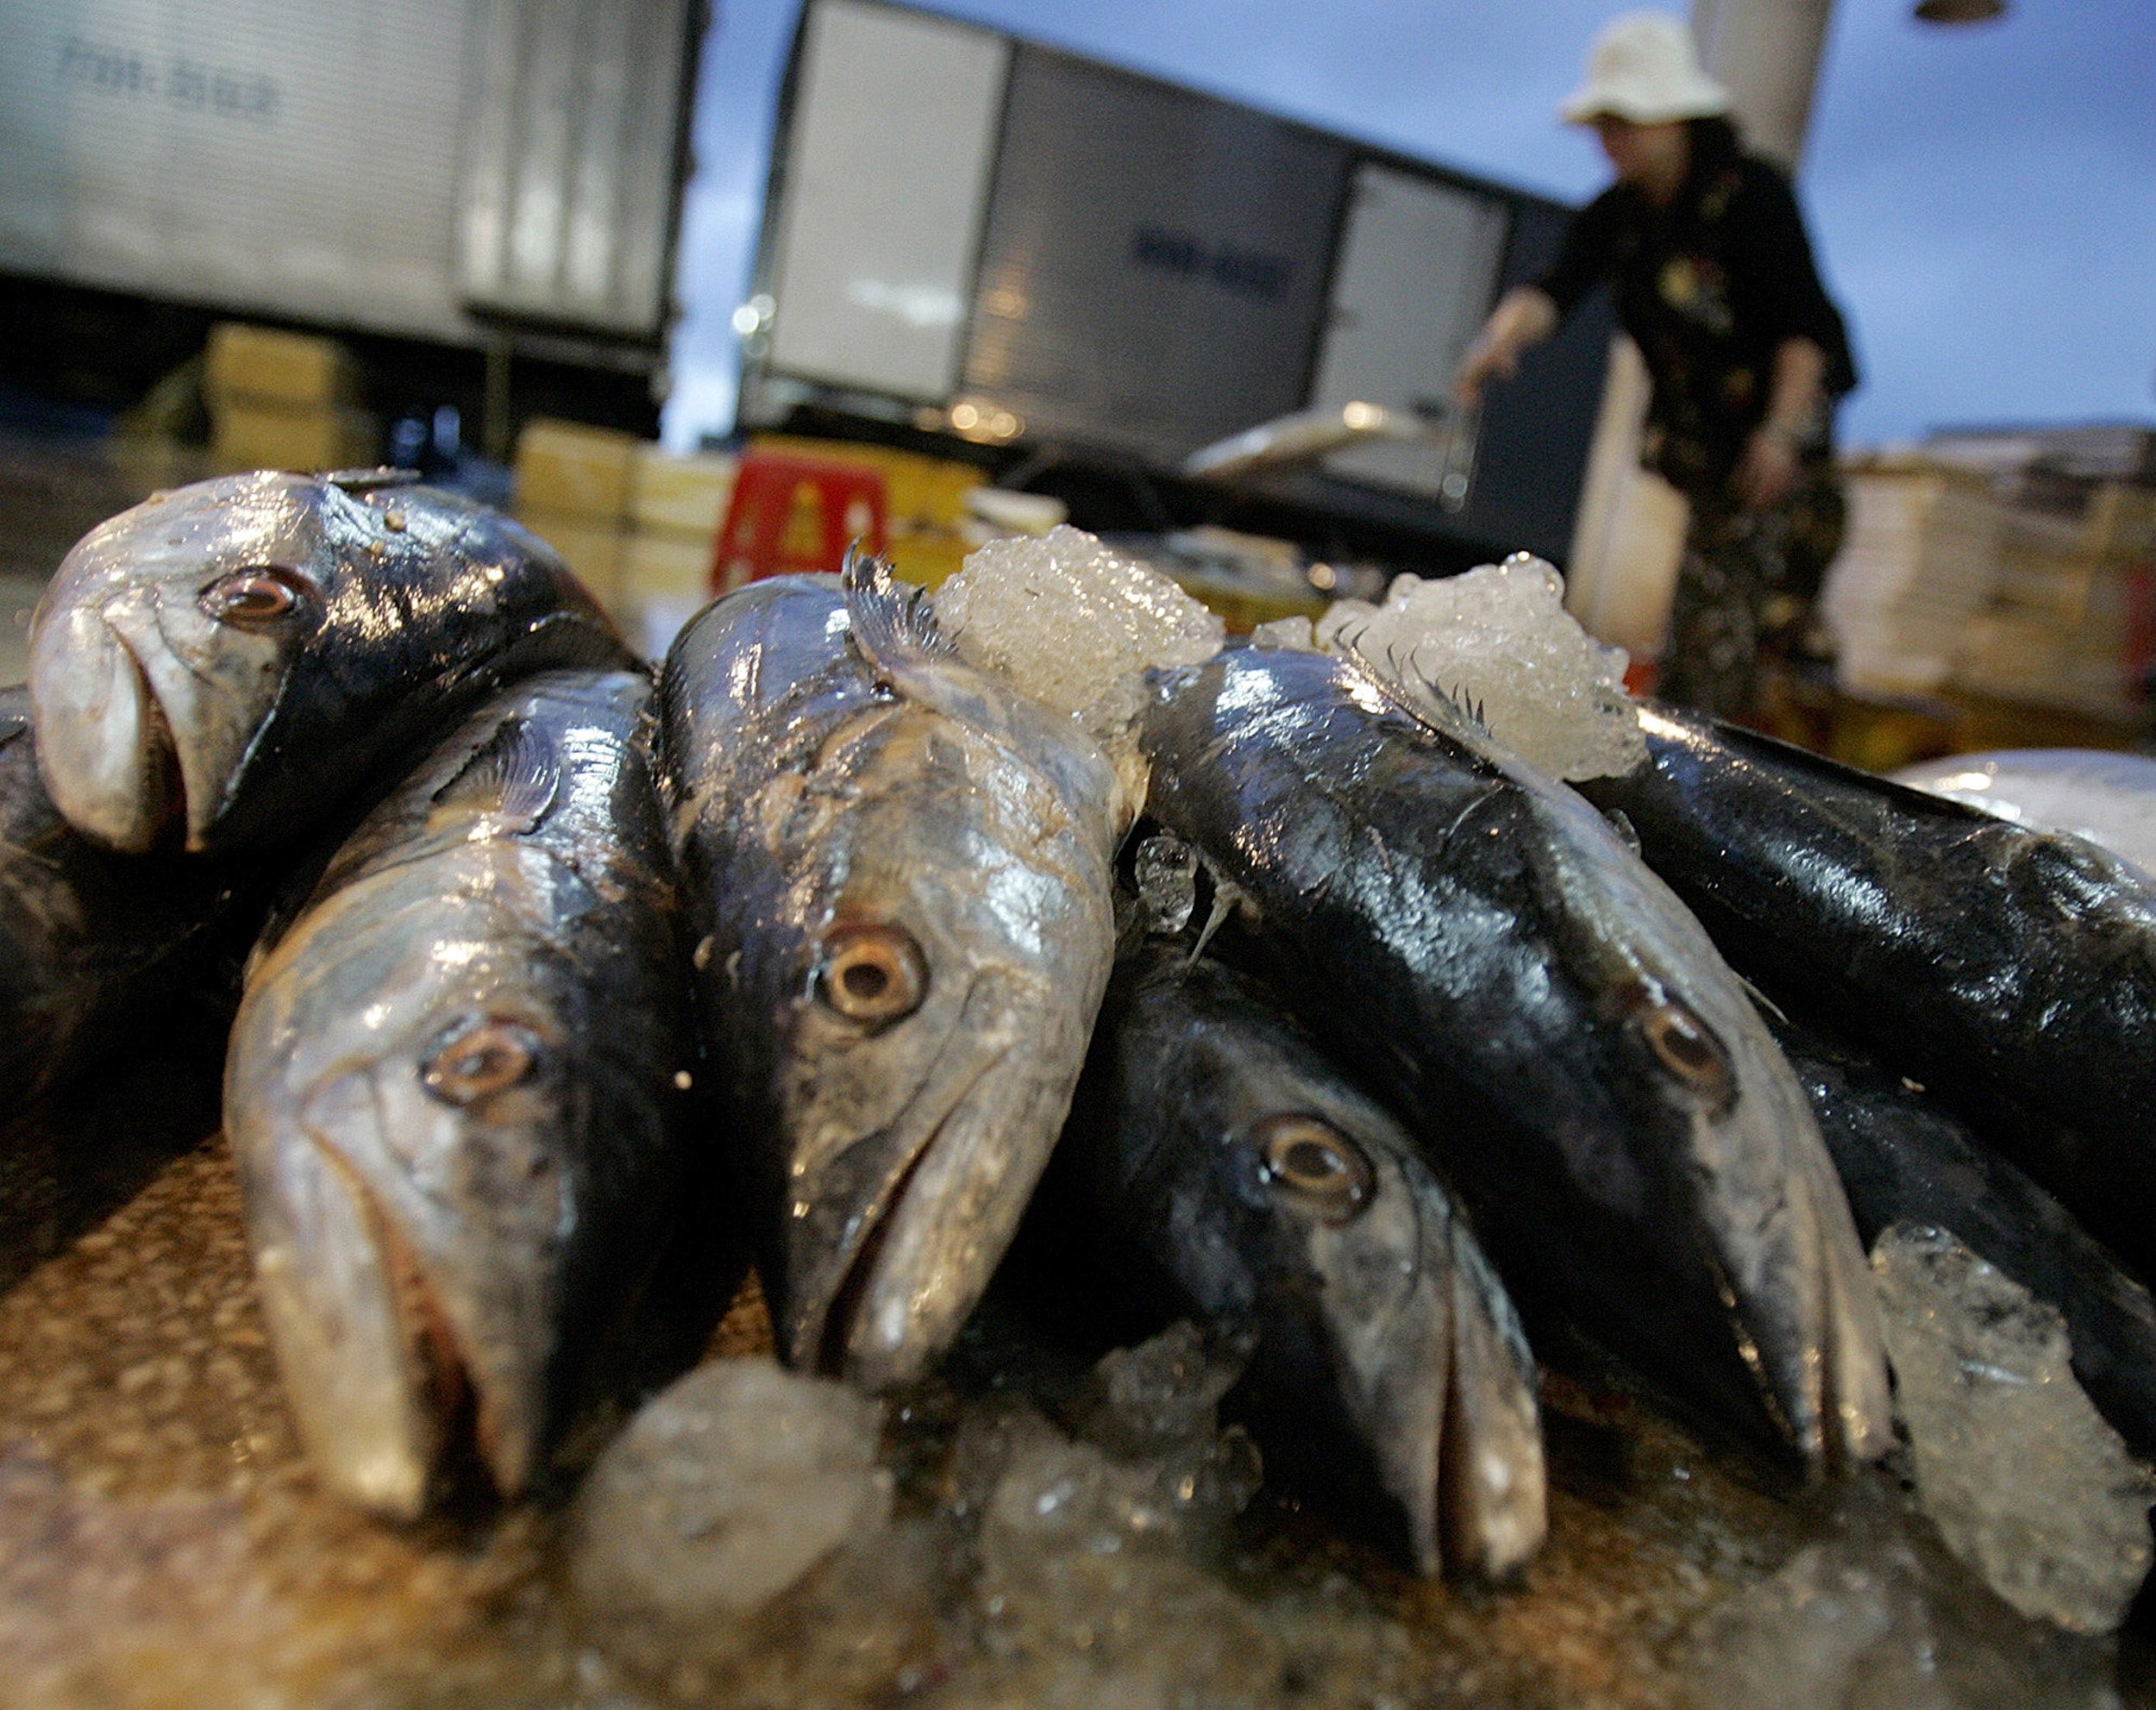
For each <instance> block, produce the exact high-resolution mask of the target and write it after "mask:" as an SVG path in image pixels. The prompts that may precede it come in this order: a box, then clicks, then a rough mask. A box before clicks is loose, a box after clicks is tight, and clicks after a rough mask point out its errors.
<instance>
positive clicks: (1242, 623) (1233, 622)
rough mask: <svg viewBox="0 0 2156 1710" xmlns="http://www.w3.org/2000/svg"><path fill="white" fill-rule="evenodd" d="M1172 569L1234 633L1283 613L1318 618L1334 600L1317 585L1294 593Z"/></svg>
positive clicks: (1192, 594) (1207, 573) (1213, 574)
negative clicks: (1302, 591) (1306, 591)
mask: <svg viewBox="0 0 2156 1710" xmlns="http://www.w3.org/2000/svg"><path fill="white" fill-rule="evenodd" d="M1170 573H1171V574H1172V575H1173V576H1174V577H1175V581H1176V584H1177V586H1180V587H1181V589H1182V591H1183V592H1185V593H1187V594H1188V595H1189V596H1190V597H1191V598H1193V599H1194V600H1196V601H1198V602H1199V603H1200V604H1202V605H1205V606H1208V607H1210V608H1211V609H1212V610H1213V611H1217V612H1219V614H1220V621H1221V622H1222V623H1225V625H1227V629H1228V633H1229V634H1230V635H1232V636H1247V635H1248V634H1250V631H1251V630H1255V629H1256V628H1257V626H1258V625H1259V624H1261V623H1272V622H1274V621H1275V620H1276V619H1278V618H1282V617H1308V618H1313V619H1315V618H1317V617H1320V616H1321V615H1323V613H1324V612H1325V611H1326V607H1328V606H1329V605H1331V604H1332V601H1331V600H1329V599H1327V598H1326V597H1325V595H1323V594H1321V593H1319V592H1317V590H1316V589H1314V588H1313V589H1312V590H1311V591H1310V592H1308V593H1307V594H1294V593H1287V592H1281V591H1279V590H1275V589H1272V588H1266V587H1259V586H1255V585H1253V584H1250V583H1248V582H1245V581H1243V580H1242V579H1238V578H1236V577H1232V576H1226V575H1222V574H1220V573H1217V572H1213V571H1210V570H1191V569H1176V570H1174V571H1171V572H1170Z"/></svg>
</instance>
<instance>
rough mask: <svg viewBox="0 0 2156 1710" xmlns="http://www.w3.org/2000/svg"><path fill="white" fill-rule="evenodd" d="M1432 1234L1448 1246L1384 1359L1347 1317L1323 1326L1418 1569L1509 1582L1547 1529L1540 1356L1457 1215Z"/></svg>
mask: <svg viewBox="0 0 2156 1710" xmlns="http://www.w3.org/2000/svg"><path fill="white" fill-rule="evenodd" d="M1428 1238H1431V1237H1426V1239H1428ZM1435 1238H1436V1239H1437V1240H1438V1245H1439V1246H1440V1247H1441V1248H1442V1249H1444V1250H1441V1251H1438V1252H1435V1253H1427V1252H1426V1255H1425V1257H1424V1260H1423V1262H1421V1263H1420V1264H1419V1265H1418V1267H1417V1269H1418V1271H1419V1274H1420V1280H1419V1281H1417V1283H1416V1285H1415V1287H1414V1288H1413V1292H1412V1293H1411V1295H1410V1297H1409V1298H1408V1300H1407V1301H1406V1302H1405V1303H1404V1304H1403V1306H1402V1308H1401V1312H1400V1313H1399V1314H1398V1316H1397V1318H1396V1319H1395V1325H1394V1327H1393V1328H1392V1330H1391V1331H1389V1332H1388V1335H1387V1337H1386V1338H1385V1341H1384V1344H1383V1347H1382V1355H1381V1356H1378V1357H1372V1356H1373V1354H1375V1353H1376V1352H1377V1350H1376V1348H1375V1347H1374V1345H1373V1344H1369V1343H1368V1342H1366V1341H1364V1340H1363V1337H1359V1336H1357V1333H1356V1331H1354V1329H1353V1327H1352V1326H1351V1325H1350V1324H1347V1323H1344V1322H1340V1321H1338V1320H1333V1321H1331V1322H1329V1323H1328V1324H1327V1325H1326V1328H1325V1331H1323V1334H1324V1335H1325V1337H1326V1340H1327V1341H1328V1342H1329V1343H1330V1344H1331V1345H1332V1360H1333V1362H1334V1366H1335V1369H1336V1371H1337V1372H1338V1374H1339V1376H1338V1379H1337V1380H1336V1381H1337V1383H1338V1388H1337V1391H1336V1394H1337V1396H1338V1403H1337V1405H1338V1406H1339V1409H1340V1412H1341V1413H1342V1414H1343V1415H1344V1419H1343V1424H1344V1426H1345V1428H1346V1430H1347V1431H1348V1433H1349V1435H1350V1437H1351V1438H1352V1439H1353V1440H1354V1441H1355V1442H1356V1443H1357V1444H1359V1445H1360V1453H1361V1454H1362V1455H1364V1456H1368V1460H1369V1470H1370V1474H1371V1475H1374V1483H1375V1486H1376V1491H1377V1492H1378V1493H1380V1494H1382V1500H1383V1501H1384V1503H1385V1505H1386V1506H1388V1508H1389V1510H1390V1513H1391V1515H1392V1519H1393V1524H1394V1525H1395V1526H1396V1527H1398V1528H1399V1529H1400V1531H1401V1532H1402V1533H1404V1542H1405V1543H1406V1544H1407V1552H1408V1555H1409V1557H1411V1559H1412V1560H1413V1563H1414V1566H1415V1569H1416V1571H1417V1572H1419V1573H1420V1574H1422V1575H1425V1576H1426V1577H1427V1576H1430V1575H1435V1574H1437V1573H1438V1572H1439V1571H1440V1570H1442V1569H1450V1570H1451V1571H1452V1572H1454V1573H1461V1574H1470V1575H1478V1576H1480V1577H1482V1578H1484V1579H1489V1580H1497V1579H1503V1578H1505V1577H1507V1575H1511V1574H1513V1573H1515V1572H1516V1571H1518V1570H1519V1569H1520V1568H1521V1567H1523V1566H1524V1565H1525V1564H1526V1562H1527V1561H1528V1559H1529V1558H1530V1557H1532V1556H1533V1555H1534V1553H1535V1552H1536V1550H1539V1548H1540V1547H1541V1544H1542V1541H1543V1539H1544V1538H1545V1536H1546V1535H1547V1533H1548V1531H1549V1513H1548V1481H1547V1475H1546V1470H1545V1464H1544V1458H1543V1447H1542V1427H1541V1418H1540V1412H1539V1406H1538V1405H1537V1401H1536V1394H1535V1369H1534V1360H1533V1356H1532V1355H1531V1354H1530V1353H1529V1352H1528V1350H1527V1346H1526V1338H1525V1337H1524V1336H1522V1335H1521V1333H1520V1328H1519V1324H1518V1320H1517V1319H1515V1318H1514V1315H1513V1312H1512V1310H1511V1306H1510V1304H1509V1303H1508V1302H1507V1300H1505V1298H1504V1295H1503V1293H1502V1287H1501V1284H1500V1283H1499V1282H1498V1281H1497V1280H1496V1276H1495V1273H1493V1272H1492V1271H1491V1270H1490V1269H1489V1267H1488V1265H1487V1264H1486V1263H1484V1262H1482V1260H1481V1257H1480V1255H1479V1254H1478V1253H1476V1252H1475V1251H1473V1250H1470V1248H1469V1247H1467V1246H1466V1245H1465V1244H1464V1243H1463V1241H1462V1240H1461V1239H1460V1238H1459V1236H1458V1233H1457V1225H1456V1226H1455V1228H1454V1230H1453V1231H1452V1232H1451V1235H1449V1236H1447V1237H1435ZM1448 1279H1449V1281H1448ZM1330 1317H1331V1315H1330V1314H1328V1319H1330ZM1403 1335H1404V1336H1405V1339H1404V1340H1403ZM1358 1343H1361V1344H1362V1347H1361V1350H1360V1351H1361V1353H1362V1357H1360V1358H1358V1357H1357V1351H1358V1350H1357V1344H1358Z"/></svg>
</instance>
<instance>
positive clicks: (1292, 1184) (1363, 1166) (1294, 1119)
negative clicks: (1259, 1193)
mask: <svg viewBox="0 0 2156 1710" xmlns="http://www.w3.org/2000/svg"><path fill="white" fill-rule="evenodd" d="M1250 1137H1251V1139H1252V1141H1253V1142H1254V1143H1256V1144H1257V1152H1258V1156H1259V1157H1260V1158H1261V1159H1262V1160H1263V1162H1264V1167H1265V1179H1266V1181H1268V1182H1269V1184H1271V1185H1272V1186H1273V1187H1276V1188H1278V1189H1279V1190H1280V1191H1281V1192H1282V1193H1286V1194H1288V1196H1289V1197H1291V1198H1292V1199H1294V1200H1296V1201H1297V1202H1299V1203H1300V1204H1302V1205H1304V1206H1308V1207H1309V1208H1310V1209H1311V1210H1313V1211H1314V1212H1317V1213H1318V1215H1319V1217H1321V1218H1324V1219H1325V1220H1326V1222H1327V1223H1345V1222H1347V1221H1348V1219H1349V1218H1352V1217H1354V1216H1356V1215H1357V1213H1358V1212H1361V1211H1362V1209H1363V1206H1365V1205H1367V1204H1368V1203H1369V1197H1370V1187H1371V1181H1372V1178H1371V1172H1370V1164H1369V1159H1368V1158H1367V1157H1365V1156H1363V1149H1362V1148H1361V1147H1360V1146H1358V1145H1357V1144H1356V1143H1354V1142H1353V1141H1352V1140H1351V1139H1349V1138H1348V1137H1347V1136H1346V1135H1344V1134H1343V1133H1341V1132H1340V1131H1339V1130H1338V1129H1337V1128H1335V1127H1333V1126H1332V1124H1331V1123H1329V1122H1321V1121H1319V1119H1318V1118H1316V1117H1314V1116H1302V1115H1299V1114H1297V1115H1285V1116H1269V1117H1267V1118H1265V1119H1264V1120H1263V1122H1261V1123H1259V1124H1257V1127H1256V1128H1255V1129H1254V1130H1253V1131H1251V1135H1250Z"/></svg>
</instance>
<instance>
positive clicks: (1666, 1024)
mask: <svg viewBox="0 0 2156 1710" xmlns="http://www.w3.org/2000/svg"><path fill="white" fill-rule="evenodd" d="M1638 1023H1639V1034H1640V1037H1642V1038H1643V1039H1645V1041H1646V1042H1647V1049H1649V1050H1650V1051H1651V1052H1653V1053H1654V1056H1655V1061H1656V1062H1658V1063H1660V1064H1661V1065H1662V1067H1663V1068H1665V1069H1667V1070H1669V1072H1670V1074H1673V1075H1675V1076H1676V1077H1677V1081H1678V1083H1679V1084H1680V1085H1682V1086H1683V1087H1684V1088H1685V1089H1686V1090H1687V1091H1688V1092H1690V1093H1695V1094H1696V1095H1698V1096H1699V1097H1700V1098H1702V1099H1706V1100H1708V1101H1709V1102H1711V1103H1714V1104H1720V1103H1721V1102H1722V1101H1724V1100H1725V1099H1727V1098H1728V1097H1729V1095H1730V1093H1731V1091H1732V1089H1733V1086H1734V1084H1735V1077H1734V1076H1733V1074H1731V1072H1730V1067H1729V1057H1728V1055H1727V1053H1726V1052H1725V1051H1724V1050H1723V1049H1722V1045H1721V1041H1720V1040H1719V1039H1717V1038H1716V1037H1714V1034H1713V1033H1712V1032H1710V1031H1709V1030H1708V1026H1707V1024H1706V1023H1705V1022H1703V1021H1702V1020H1701V1019H1700V1018H1699V1017H1697V1016H1696V1015H1695V1014H1693V1012H1691V1011H1690V1010H1689V1009H1687V1008H1686V1007H1685V1006H1684V1005H1683V1004H1680V1003H1677V1002H1675V1001H1674V1000H1672V999H1668V998H1659V997H1658V998H1654V999H1650V1000H1649V1001H1648V1002H1646V1003H1645V1004H1643V1005H1641V1006H1640V1008H1639V1015H1638Z"/></svg>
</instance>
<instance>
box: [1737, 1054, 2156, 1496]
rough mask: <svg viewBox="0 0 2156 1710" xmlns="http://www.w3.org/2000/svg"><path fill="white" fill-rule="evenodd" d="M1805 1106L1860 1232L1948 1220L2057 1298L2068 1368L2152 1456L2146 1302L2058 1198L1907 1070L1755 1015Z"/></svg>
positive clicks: (1974, 1245)
mask: <svg viewBox="0 0 2156 1710" xmlns="http://www.w3.org/2000/svg"><path fill="white" fill-rule="evenodd" d="M1769 1026H1770V1027H1771V1029H1772V1030H1773V1032H1774V1036H1775V1037H1776V1039H1777V1041H1779V1042H1780V1043H1781V1046H1782V1050H1783V1055H1785V1056H1787V1057H1788V1058H1789V1067H1790V1068H1793V1069H1795V1070H1796V1078H1797V1080H1798V1081H1799V1082H1800V1083H1801V1084H1802V1087H1803V1088H1804V1092H1805V1094H1806V1096H1807V1097H1808V1098H1809V1099H1811V1101H1812V1111H1813V1113H1814V1115H1815V1116H1817V1117H1818V1118H1819V1128H1820V1132H1821V1134H1822V1135H1823V1136H1825V1137H1826V1140H1827V1149H1828V1150H1829V1151H1830V1152H1831V1153H1833V1159H1834V1168H1835V1169H1836V1171H1837V1172H1839V1174H1840V1176H1841V1180H1842V1185H1843V1187H1846V1189H1847V1190H1848V1193H1849V1206H1850V1209H1851V1211H1852V1212H1853V1213H1854V1214H1855V1217H1856V1219H1857V1233H1858V1235H1859V1236H1860V1237H1862V1238H1863V1239H1864V1241H1865V1243H1866V1244H1867V1245H1869V1244H1871V1243H1873V1242H1876V1241H1877V1239H1878V1238H1879V1236H1880V1234H1881V1233H1882V1232H1883V1231H1885V1230H1886V1229H1887V1228H1888V1227H1890V1225H1895V1224H1897V1223H1899V1224H1909V1225H1918V1226H1921V1227H1928V1228H1934V1229H1943V1230H1946V1231H1950V1232H1951V1233H1952V1235H1953V1236H1954V1237H1956V1238H1957V1239H1958V1240H1959V1241H1960V1242H1961V1243H1962V1244H1963V1245H1964V1246H1965V1247H1967V1248H1968V1249H1969V1250H1971V1252H1973V1253H1975V1254H1976V1255H1977V1257H1979V1258H1981V1259H1983V1260H1984V1261H1985V1262H1987V1263H1989V1264H1990V1265H1991V1266H1993V1267H1994V1268H1996V1269H1997V1270H2000V1271H2002V1272H2003V1273H2005V1274H2006V1275H2008V1276H2010V1277H2012V1278H2013V1279H2014V1281H2016V1282H2018V1283H2020V1284H2021V1287H2024V1288H2026V1289H2028V1291H2029V1293H2032V1294H2033V1295H2034V1296H2035V1297H2036V1298H2037V1299H2038V1300H2043V1301H2046V1302H2047V1303H2048V1304H2049V1305H2051V1306H2055V1307H2056V1308H2058V1310H2059V1314H2060V1316H2061V1317H2062V1318H2064V1319H2065V1324H2066V1334H2067V1339H2068V1341H2069V1342H2070V1343H2071V1346H2072V1357H2073V1369H2074V1375H2075V1376H2076V1377H2077V1378H2078V1379H2079V1380H2080V1381H2081V1385H2082V1387H2084V1389H2086V1390H2087V1391H2088V1393H2089V1399H2090V1400H2092V1401H2093V1402H2095V1403H2096V1406H2097V1408H2098V1409H2099V1410H2100V1411H2101V1412H2103V1415H2104V1417H2105V1418H2106V1419H2109V1421H2110V1422H2111V1425H2112V1427H2113V1428H2114V1429H2115V1430H2116V1431H2118V1433H2119V1435H2120V1436H2122V1438H2125V1439H2126V1442H2127V1444H2128V1446H2129V1447H2130V1448H2131V1449H2132V1450H2134V1453H2135V1454H2136V1455H2138V1456H2140V1457H2141V1458H2142V1459H2143V1460H2145V1461H2156V1303H2152V1301H2151V1300H2150V1298H2149V1292H2148V1289H2147V1287H2145V1286H2144V1285H2143V1284H2142V1282H2141V1281H2140V1279H2139V1278H2137V1277H2135V1276H2134V1275H2133V1274H2132V1273H2131V1272H2129V1271H2128V1269H2127V1268H2125V1267H2124V1266H2123V1265H2122V1264H2121V1263H2120V1262H2119V1261H2118V1260H2117V1259H2116V1258H2115V1257H2114V1256H2112V1255H2111V1254H2110V1253H2109V1251H2108V1250H2106V1249H2105V1248H2104V1247H2103V1243H2100V1242H2098V1241H2097V1240H2096V1238H2095V1237H2093V1236H2091V1235H2090V1233H2089V1232H2088V1231H2087V1230H2086V1229H2084V1227H2083V1226H2082V1225H2081V1224H2080V1222H2079V1220H2078V1219H2077V1218H2075V1217H2073V1215H2072V1214H2071V1213H2070V1212H2068V1211H2067V1210H2066V1208H2065V1206H2061V1205H2060V1204H2059V1201H2058V1200H2055V1199H2053V1197H2052V1196H2051V1195H2050V1194H2048V1193H2046V1192H2045V1191H2044V1190H2043V1189H2042V1188H2040V1187H2038V1186H2037V1185H2036V1184H2035V1183H2034V1181H2030V1180H2029V1178H2028V1176H2027V1175H2025V1174H2023V1173H2022V1172H2021V1171H2020V1170H2019V1169H2016V1168H2015V1167H2014V1166H2013V1165H2012V1164H2011V1163H2009V1162H2007V1160H2006V1159H2005V1158H2003V1157H2002V1156H2000V1155H1999V1154H1998V1153H1997V1152H1996V1151H1995V1150H1994V1149H1992V1148H1991V1147H1990V1146H1989V1145H1987V1144H1985V1143H1984V1141H1983V1140H1982V1139H1981V1138H1979V1137H1978V1136H1977V1133H1976V1131H1974V1130H1973V1129H1971V1127H1970V1126H1969V1124H1967V1123H1965V1122H1964V1121H1962V1120H1961V1119H1960V1118H1959V1117H1957V1116H1956V1115H1954V1113H1953V1112H1952V1111H1951V1110H1949V1109H1947V1108H1946V1106H1945V1105H1943V1104H1942V1103H1940V1100H1939V1099H1937V1098H1935V1097H1934V1096H1933V1094H1932V1093H1930V1091H1929V1090H1928V1089H1927V1088H1926V1087H1923V1086H1922V1085H1921V1084H1920V1083H1918V1082H1915V1081H1913V1080H1909V1079H1908V1077H1906V1076H1904V1075H1902V1074H1896V1072H1895V1071H1894V1070H1893V1069H1892V1068H1890V1067H1889V1066H1888V1065H1886V1064H1884V1063H1883V1062H1880V1061H1879V1060H1878V1059H1877V1057H1876V1056H1875V1055H1872V1054H1871V1053H1870V1052H1866V1051H1864V1050H1862V1049H1858V1048H1857V1047H1856V1046H1854V1045H1852V1044H1851V1043H1848V1042H1847V1041H1846V1039H1844V1038H1841V1037H1838V1036H1836V1035H1835V1034H1833V1032H1831V1031H1830V1030H1827V1029H1826V1028H1825V1027H1823V1026H1821V1024H1819V1023H1818V1022H1817V1021H1816V1020H1810V1021H1800V1020H1798V1019H1796V1018H1793V1017H1790V1016H1789V1015H1787V1014H1779V1015H1777V1016H1775V1017H1771V1018H1770V1019H1769Z"/></svg>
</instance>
